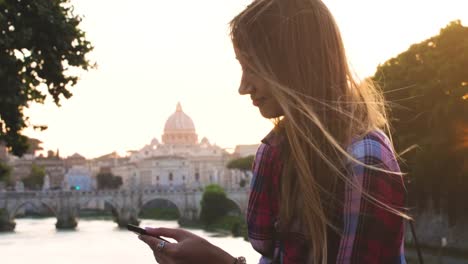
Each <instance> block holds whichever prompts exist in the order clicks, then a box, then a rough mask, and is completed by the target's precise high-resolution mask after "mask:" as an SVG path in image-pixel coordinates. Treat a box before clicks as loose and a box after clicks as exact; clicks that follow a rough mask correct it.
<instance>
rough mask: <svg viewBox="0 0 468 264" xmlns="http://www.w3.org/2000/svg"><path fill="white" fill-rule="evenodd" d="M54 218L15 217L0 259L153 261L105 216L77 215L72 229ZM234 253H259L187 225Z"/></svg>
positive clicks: (18, 263) (109, 263)
mask: <svg viewBox="0 0 468 264" xmlns="http://www.w3.org/2000/svg"><path fill="white" fill-rule="evenodd" d="M55 222H56V219H55V218H45V219H17V220H16V229H15V231H14V232H11V233H0V252H1V254H0V262H1V263H14V264H31V263H36V264H63V263H67V264H75V263H76V264H83V263H99V264H124V263H125V264H128V263H138V264H154V263H156V262H155V261H154V258H153V255H152V254H151V251H150V250H149V249H148V248H147V246H146V245H145V244H143V242H141V241H140V240H138V238H137V236H136V235H135V234H134V233H132V232H129V231H127V230H122V229H120V228H118V227H117V225H116V224H115V223H114V222H112V221H109V220H86V219H80V221H79V223H78V227H77V229H76V230H75V231H68V230H64V231H62V230H56V229H55ZM141 226H143V227H145V226H151V227H170V228H174V227H178V224H177V222H175V221H156V220H143V221H142V223H141ZM190 231H192V232H194V233H195V234H197V235H200V236H202V237H204V238H206V239H207V240H209V241H210V242H211V243H213V244H216V245H217V246H219V247H221V248H223V249H224V250H226V251H228V252H229V253H231V254H232V255H234V256H240V255H242V256H245V257H246V258H247V263H256V261H258V258H259V255H258V254H257V253H256V252H255V251H254V250H253V249H252V247H251V246H250V244H249V243H248V242H246V241H244V240H243V239H242V238H234V237H231V236H227V237H226V236H219V235H217V234H213V233H207V232H204V231H202V230H197V229H191V230H190Z"/></svg>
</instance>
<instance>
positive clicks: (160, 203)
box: [137, 197, 183, 218]
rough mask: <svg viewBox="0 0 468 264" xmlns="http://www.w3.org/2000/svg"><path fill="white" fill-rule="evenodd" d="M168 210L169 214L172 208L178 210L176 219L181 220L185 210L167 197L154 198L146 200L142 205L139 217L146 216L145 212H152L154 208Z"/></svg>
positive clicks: (139, 209)
mask: <svg viewBox="0 0 468 264" xmlns="http://www.w3.org/2000/svg"><path fill="white" fill-rule="evenodd" d="M155 207H156V208H157V207H159V208H166V209H167V211H168V213H169V214H171V213H172V212H170V210H171V209H170V208H174V209H175V210H176V217H175V218H180V217H181V216H182V214H183V211H182V210H183V208H182V207H181V206H180V205H178V204H177V203H175V202H174V201H172V200H171V199H168V198H167V197H152V198H149V199H146V200H145V202H144V203H142V205H141V207H140V208H138V212H137V213H138V216H139V217H141V216H144V215H143V213H144V211H145V210H151V209H152V208H155Z"/></svg>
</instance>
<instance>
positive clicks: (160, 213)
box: [139, 208, 180, 220]
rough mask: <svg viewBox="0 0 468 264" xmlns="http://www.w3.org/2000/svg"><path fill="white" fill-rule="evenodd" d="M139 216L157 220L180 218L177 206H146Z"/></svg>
mask: <svg viewBox="0 0 468 264" xmlns="http://www.w3.org/2000/svg"><path fill="white" fill-rule="evenodd" d="M139 216H140V217H141V218H146V219H158V220H176V219H179V218H180V214H179V210H177V208H146V209H143V210H142V212H141V213H140V215H139Z"/></svg>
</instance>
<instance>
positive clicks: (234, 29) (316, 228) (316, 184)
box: [231, 0, 409, 263]
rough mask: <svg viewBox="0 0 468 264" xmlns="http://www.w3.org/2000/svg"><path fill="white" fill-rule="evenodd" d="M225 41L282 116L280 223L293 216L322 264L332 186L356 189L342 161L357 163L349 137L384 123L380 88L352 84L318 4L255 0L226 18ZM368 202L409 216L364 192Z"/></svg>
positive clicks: (335, 34) (336, 35)
mask: <svg viewBox="0 0 468 264" xmlns="http://www.w3.org/2000/svg"><path fill="white" fill-rule="evenodd" d="M231 38H232V42H233V45H234V47H235V48H236V49H237V50H238V52H237V55H238V56H240V57H241V59H242V61H244V62H246V63H247V65H246V67H248V68H249V70H250V71H252V72H253V73H254V74H256V75H257V76H259V77H260V78H262V79H263V80H265V81H266V82H268V84H269V87H270V88H271V92H272V94H273V96H274V97H275V98H276V99H277V101H278V102H279V104H280V106H281V108H282V110H283V112H284V116H283V118H282V119H281V120H280V121H279V119H278V121H277V128H278V129H279V130H281V131H282V133H283V134H284V135H285V139H286V140H285V142H286V144H284V146H282V152H283V153H282V156H283V157H284V165H283V174H282V177H281V190H280V222H281V226H283V227H286V226H288V225H290V224H292V222H293V220H297V219H299V220H300V222H301V224H302V225H303V226H304V227H305V228H306V231H307V232H306V234H307V238H308V240H309V242H310V245H311V250H312V256H313V258H314V259H313V260H314V263H320V261H321V262H322V263H327V251H328V249H327V228H328V227H331V228H333V229H334V230H336V231H338V232H339V228H338V227H337V226H336V225H335V224H334V223H333V220H332V218H333V215H331V214H332V211H333V210H332V208H334V206H337V205H339V204H340V202H341V203H342V201H337V199H336V196H335V195H334V192H335V188H336V186H337V183H338V181H343V182H345V183H346V184H349V185H350V186H352V187H353V188H361V187H360V186H359V185H358V184H356V182H355V181H353V180H352V179H351V177H347V176H346V174H347V172H346V162H349V161H353V162H355V163H358V164H361V165H363V166H365V167H368V168H371V169H375V170H379V171H385V172H387V173H395V174H399V175H400V173H398V172H391V171H386V170H384V169H382V168H378V167H376V166H371V165H367V164H363V163H362V162H361V161H359V160H356V159H355V158H354V157H352V156H351V155H350V154H349V153H348V152H347V151H346V148H347V146H348V145H349V144H350V143H351V140H352V139H355V138H359V137H362V136H364V135H366V134H368V133H369V132H371V131H375V130H377V129H387V131H388V127H389V122H388V119H387V114H386V107H385V102H384V99H383V96H382V93H381V91H379V90H378V89H377V88H375V87H374V86H373V85H372V84H371V83H369V82H358V81H357V80H356V79H355V78H354V77H353V75H352V74H351V72H350V70H349V66H348V63H347V59H346V55H345V50H344V47H343V42H342V39H341V35H340V32H339V30H338V27H337V25H336V23H335V20H334V18H333V16H332V15H331V13H330V11H329V10H328V8H327V7H326V6H325V5H324V4H323V3H322V2H321V1H320V0H256V1H254V2H253V3H252V4H250V5H249V6H248V7H247V8H246V9H245V10H244V11H242V12H241V13H240V14H239V15H237V16H236V17H235V18H234V19H233V20H232V21H231ZM364 196H365V198H366V199H368V200H370V201H372V202H373V203H375V204H378V205H379V206H381V207H383V208H385V209H386V210H388V211H391V212H393V213H395V214H398V215H400V216H402V217H405V218H409V217H408V216H407V215H406V214H404V213H402V212H401V211H400V210H399V209H401V208H392V207H390V206H389V205H386V204H384V203H382V202H380V201H379V200H377V199H375V198H374V197H372V196H370V195H369V194H368V193H365V192H364Z"/></svg>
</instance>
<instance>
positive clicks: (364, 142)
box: [347, 130, 400, 171]
mask: <svg viewBox="0 0 468 264" xmlns="http://www.w3.org/2000/svg"><path fill="white" fill-rule="evenodd" d="M347 151H348V153H349V154H350V155H351V156H352V157H353V158H354V159H356V160H358V161H360V162H362V163H364V164H366V165H376V166H378V167H384V168H385V169H388V170H391V171H399V170H400V168H399V166H398V162H397V159H396V155H395V153H394V150H393V146H392V143H391V141H390V140H389V138H388V137H387V135H386V134H385V133H384V132H383V131H381V130H375V131H372V132H370V133H368V134H367V135H365V136H364V137H361V138H359V139H354V140H353V141H352V143H351V144H350V145H349V146H348V149H347ZM348 162H349V163H350V164H354V165H358V164H356V162H353V161H352V160H349V161H348Z"/></svg>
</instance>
